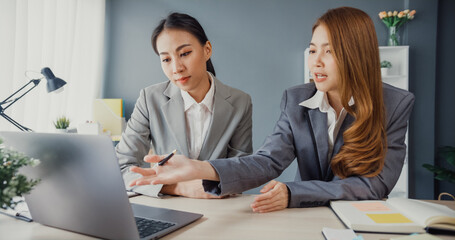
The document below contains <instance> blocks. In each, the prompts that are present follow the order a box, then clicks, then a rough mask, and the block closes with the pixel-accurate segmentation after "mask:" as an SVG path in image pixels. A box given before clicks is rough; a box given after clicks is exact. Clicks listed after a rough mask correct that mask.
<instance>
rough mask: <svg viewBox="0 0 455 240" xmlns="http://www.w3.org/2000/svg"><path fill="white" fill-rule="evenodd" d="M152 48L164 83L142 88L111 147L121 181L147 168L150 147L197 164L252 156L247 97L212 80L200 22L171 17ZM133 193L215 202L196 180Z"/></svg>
mask: <svg viewBox="0 0 455 240" xmlns="http://www.w3.org/2000/svg"><path fill="white" fill-rule="evenodd" d="M152 45H153V49H154V50H155V52H156V54H158V56H159V57H160V60H161V67H162V69H163V72H164V74H165V75H166V77H167V78H168V81H165V82H162V83H159V84H155V85H152V86H149V87H146V88H144V89H142V90H141V92H140V96H139V99H138V100H137V102H136V105H135V108H134V111H133V113H132V115H131V118H130V120H129V121H128V124H127V127H126V129H125V131H124V132H123V134H122V139H121V141H120V142H119V144H118V145H117V146H116V152H117V157H118V159H119V164H120V167H121V170H122V174H123V177H124V180H125V182H126V183H127V184H129V182H130V181H132V180H133V179H136V178H137V177H138V176H140V175H138V174H137V173H134V172H131V171H129V169H130V167H132V166H137V167H150V165H149V163H145V162H144V161H143V158H144V156H145V155H147V153H148V152H149V149H152V150H153V152H154V153H155V154H159V155H164V154H169V153H170V152H172V150H173V149H176V150H177V152H178V153H179V154H183V155H185V156H187V157H189V158H194V159H196V158H197V159H202V160H209V159H216V158H228V157H238V156H243V155H248V154H251V152H252V130H251V128H252V121H251V115H252V104H251V98H250V96H249V95H248V94H246V93H244V92H242V91H240V90H238V89H235V88H231V87H229V86H227V85H224V84H223V83H222V82H221V81H219V80H218V79H217V78H216V77H215V69H214V68H213V65H212V62H211V60H210V57H211V55H212V45H211V43H210V41H209V40H208V39H207V36H206V35H205V32H204V29H203V28H202V26H201V25H200V24H199V22H198V21H197V20H196V19H195V18H193V17H191V16H189V15H187V14H181V13H172V14H170V15H169V16H168V17H167V18H165V19H163V20H161V22H160V23H159V24H158V26H157V27H156V28H155V30H154V31H153V34H152ZM133 191H135V192H138V193H143V194H146V195H157V194H158V191H161V193H166V194H173V195H181V196H186V197H193V198H218V197H217V196H214V195H210V194H207V193H205V192H204V191H203V189H202V185H201V180H194V181H188V182H179V183H176V184H169V185H164V186H163V187H162V188H161V186H158V187H157V186H139V187H135V188H134V189H133Z"/></svg>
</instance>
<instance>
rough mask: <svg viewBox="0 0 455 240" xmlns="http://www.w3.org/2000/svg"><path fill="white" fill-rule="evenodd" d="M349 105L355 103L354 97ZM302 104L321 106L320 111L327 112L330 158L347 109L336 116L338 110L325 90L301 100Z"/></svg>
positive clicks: (305, 105)
mask: <svg viewBox="0 0 455 240" xmlns="http://www.w3.org/2000/svg"><path fill="white" fill-rule="evenodd" d="M348 104H349V106H352V105H354V98H352V97H351V99H350V100H349V103H348ZM299 105H300V106H304V107H307V108H311V109H316V108H319V111H321V112H324V113H327V128H328V134H329V156H328V157H329V160H330V159H331V156H332V151H333V145H334V142H335V140H336V139H337V135H338V132H339V131H340V127H341V124H342V123H343V121H344V119H345V118H346V114H347V112H346V110H345V109H344V108H343V109H341V112H340V115H339V116H338V118H337V116H336V111H335V109H333V107H332V106H330V104H329V99H328V98H327V94H326V93H325V92H321V91H319V90H318V91H317V92H316V94H314V95H313V96H312V97H311V98H309V99H307V100H305V101H303V102H301V103H300V104H299Z"/></svg>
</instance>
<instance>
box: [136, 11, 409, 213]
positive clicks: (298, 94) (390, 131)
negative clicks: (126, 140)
mask: <svg viewBox="0 0 455 240" xmlns="http://www.w3.org/2000/svg"><path fill="white" fill-rule="evenodd" d="M308 64H309V68H310V71H311V74H312V75H313V77H314V83H309V84H304V85H298V86H295V87H292V88H289V89H287V90H286V91H285V92H284V94H283V98H282V102H281V116H280V118H279V120H278V122H277V124H276V127H275V130H274V132H273V133H272V134H271V135H270V136H269V137H267V139H266V140H265V143H264V145H263V146H262V147H261V148H260V149H259V150H258V151H257V152H256V153H254V154H253V155H250V156H245V157H237V158H229V159H217V160H212V161H210V162H200V161H197V160H191V161H190V160H188V159H187V158H185V157H183V156H175V157H173V158H172V159H171V160H169V161H168V162H167V163H166V165H164V166H158V167H155V168H152V169H141V168H134V169H132V171H135V172H138V173H140V174H142V175H143V177H142V178H140V179H137V180H135V181H133V182H132V183H131V184H132V185H143V184H157V183H165V184H166V183H174V182H180V181H187V180H191V179H204V181H203V186H204V189H205V191H206V192H208V193H212V194H215V195H226V194H231V193H235V192H242V191H245V190H247V189H250V188H254V187H257V186H260V185H261V184H263V183H265V182H267V181H270V180H271V179H274V178H276V177H278V176H279V175H280V174H281V172H282V171H283V170H284V169H285V168H286V167H287V166H289V164H291V162H292V161H293V160H294V159H297V162H298V171H297V176H296V179H295V181H294V182H287V183H281V182H277V181H274V180H272V181H271V182H269V183H268V184H267V185H265V186H264V187H263V188H262V189H261V194H260V195H258V196H257V197H256V198H255V201H254V202H253V203H252V204H251V208H252V209H253V211H255V212H269V211H275V210H280V209H283V208H286V207H313V206H319V205H325V204H327V203H328V201H330V200H338V199H346V200H361V199H381V198H384V197H386V196H387V195H388V194H389V193H390V191H391V190H392V188H393V187H394V186H395V183H396V182H397V180H398V178H399V176H400V173H401V169H402V166H403V162H404V158H405V155H406V145H405V143H404V142H405V135H406V129H407V122H408V119H409V116H410V114H411V110H412V107H413V104H414V96H413V94H411V93H409V92H407V91H404V90H402V89H398V88H395V87H392V86H390V85H388V84H385V83H382V81H381V75H380V62H379V50H378V42H377V37H376V33H375V30H374V25H373V22H372V20H371V18H370V17H369V16H368V15H367V14H366V13H365V12H363V11H361V10H359V9H355V8H350V7H341V8H336V9H331V10H329V11H327V12H326V13H325V14H324V15H322V16H321V17H320V18H319V19H318V20H317V21H316V23H315V25H314V27H313V37H312V39H311V43H310V55H309V58H308ZM161 158H162V157H160V156H152V155H150V156H147V157H146V158H145V161H147V162H158V161H159V160H161Z"/></svg>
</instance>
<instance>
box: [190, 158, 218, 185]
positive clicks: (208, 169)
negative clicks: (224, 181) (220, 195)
mask: <svg viewBox="0 0 455 240" xmlns="http://www.w3.org/2000/svg"><path fill="white" fill-rule="evenodd" d="M192 161H194V163H195V166H196V178H195V179H204V180H211V181H219V180H220V177H219V176H218V173H217V172H216V171H215V168H213V166H212V164H210V163H209V162H208V161H199V160H192Z"/></svg>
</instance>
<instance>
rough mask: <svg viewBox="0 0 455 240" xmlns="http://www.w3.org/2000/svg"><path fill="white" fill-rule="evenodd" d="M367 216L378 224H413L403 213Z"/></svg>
mask: <svg viewBox="0 0 455 240" xmlns="http://www.w3.org/2000/svg"><path fill="white" fill-rule="evenodd" d="M367 216H368V217H370V218H371V219H372V220H373V221H374V222H376V223H412V221H411V220H409V218H407V217H405V216H403V215H402V214H401V213H387V214H367Z"/></svg>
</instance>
